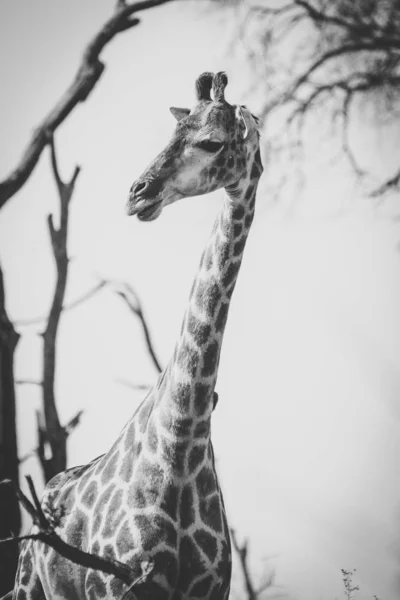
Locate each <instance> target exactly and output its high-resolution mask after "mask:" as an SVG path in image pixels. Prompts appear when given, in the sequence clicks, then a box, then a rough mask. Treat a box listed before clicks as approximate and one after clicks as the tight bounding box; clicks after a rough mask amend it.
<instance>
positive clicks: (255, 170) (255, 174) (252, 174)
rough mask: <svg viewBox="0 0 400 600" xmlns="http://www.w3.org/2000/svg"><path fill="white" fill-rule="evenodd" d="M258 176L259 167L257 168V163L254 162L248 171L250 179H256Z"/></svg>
mask: <svg viewBox="0 0 400 600" xmlns="http://www.w3.org/2000/svg"><path fill="white" fill-rule="evenodd" d="M259 176H260V169H259V168H258V165H257V163H256V162H254V163H253V166H252V167H251V172H250V179H257V177H259Z"/></svg>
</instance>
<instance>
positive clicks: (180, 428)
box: [160, 410, 193, 437]
mask: <svg viewBox="0 0 400 600" xmlns="http://www.w3.org/2000/svg"><path fill="white" fill-rule="evenodd" d="M160 423H161V425H162V427H164V429H166V430H167V431H169V432H171V433H173V434H174V435H175V436H176V437H187V436H189V435H190V432H191V429H192V424H193V420H192V419H191V418H190V417H175V416H173V415H172V414H171V413H170V412H168V411H167V410H165V411H164V412H163V413H162V414H161V419H160Z"/></svg>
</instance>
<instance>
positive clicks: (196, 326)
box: [187, 313, 211, 346]
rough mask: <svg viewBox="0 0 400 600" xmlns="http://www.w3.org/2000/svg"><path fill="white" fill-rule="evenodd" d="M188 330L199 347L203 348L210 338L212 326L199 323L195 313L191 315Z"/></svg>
mask: <svg viewBox="0 0 400 600" xmlns="http://www.w3.org/2000/svg"><path fill="white" fill-rule="evenodd" d="M187 328H188V332H189V333H190V335H191V336H192V338H193V339H194V341H195V343H196V344H197V345H198V346H203V345H204V344H205V343H206V341H207V340H208V338H209V336H210V332H211V327H210V325H209V324H208V323H202V322H201V321H199V319H197V317H195V315H194V314H193V313H189V318H188V324H187Z"/></svg>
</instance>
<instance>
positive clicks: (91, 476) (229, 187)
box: [13, 73, 262, 600]
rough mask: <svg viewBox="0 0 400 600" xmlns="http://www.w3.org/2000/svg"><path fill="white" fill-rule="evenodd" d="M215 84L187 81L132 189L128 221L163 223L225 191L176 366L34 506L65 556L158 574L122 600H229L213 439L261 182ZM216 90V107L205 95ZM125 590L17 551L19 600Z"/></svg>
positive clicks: (244, 119)
mask: <svg viewBox="0 0 400 600" xmlns="http://www.w3.org/2000/svg"><path fill="white" fill-rule="evenodd" d="M226 83H227V80H226V76H225V74H223V73H218V74H217V75H215V76H214V75H212V74H209V73H205V74H203V75H201V76H200V77H199V78H198V79H197V82H196V89H197V96H198V100H199V102H198V104H197V105H196V106H195V108H194V109H192V110H191V111H189V110H187V109H171V111H172V112H173V114H174V116H176V118H177V119H178V124H177V128H176V131H175V134H174V137H173V139H172V140H171V142H170V144H168V146H167V147H166V149H165V150H164V151H163V152H161V153H160V155H159V156H158V157H157V158H156V159H155V160H154V161H153V163H151V165H150V166H149V167H148V169H146V171H145V172H144V173H143V175H142V176H141V177H140V178H139V179H138V180H137V181H136V182H135V183H134V184H133V186H132V188H131V192H130V195H129V200H128V214H136V215H137V216H138V217H139V219H140V220H143V221H146V220H147V221H148V220H153V219H154V218H156V217H158V216H159V214H160V213H161V211H162V210H163V208H164V206H166V205H167V204H171V203H172V202H175V201H176V200H179V199H181V198H183V197H186V196H191V195H199V194H204V193H207V192H209V191H213V190H215V189H218V188H220V187H225V189H226V192H227V195H226V198H225V200H224V203H223V206H222V208H221V210H220V212H219V214H218V216H217V218H216V221H215V224H214V228H213V231H212V234H211V237H210V240H209V242H208V244H207V245H206V248H205V250H204V252H203V255H202V258H201V262H200V268H199V270H198V272H197V274H196V277H195V280H194V283H193V287H192V291H191V294H190V299H189V303H188V307H187V310H186V313H185V317H184V320H183V325H182V330H181V335H180V337H179V339H178V341H177V343H176V346H175V349H174V353H173V356H172V357H171V359H170V361H169V363H168V365H167V367H166V368H165V370H164V371H163V373H162V374H161V375H160V377H159V379H158V382H157V384H156V385H155V386H154V388H153V389H152V390H151V391H150V392H149V394H148V396H147V397H146V398H145V400H144V401H143V402H142V404H141V405H140V407H139V408H138V410H137V411H136V412H135V414H134V415H133V416H132V417H131V419H130V420H129V421H128V423H127V424H126V426H125V427H124V429H123V431H122V432H121V434H120V436H119V437H118V439H117V440H116V441H115V443H114V445H113V446H112V448H111V449H110V451H109V452H108V453H107V454H105V455H104V456H101V457H99V458H98V459H95V460H94V461H93V462H92V463H90V464H89V465H85V466H82V467H75V468H73V469H69V470H67V471H66V472H64V473H62V474H60V475H58V476H57V477H55V478H54V479H53V480H52V481H51V482H50V483H49V484H48V486H47V488H46V490H45V494H44V497H43V501H42V505H43V509H44V511H45V512H47V514H49V515H54V512H55V511H56V512H57V509H59V508H60V507H62V511H63V515H62V516H61V518H60V521H59V523H58V528H57V532H58V533H59V534H60V536H61V537H62V538H63V539H64V540H65V541H66V542H68V543H70V544H71V545H73V546H76V547H79V548H81V549H82V550H85V551H87V552H91V553H93V554H98V555H101V556H103V557H105V558H107V557H109V558H114V559H117V560H119V561H121V562H123V563H125V564H129V565H132V567H134V568H135V569H137V566H138V565H140V564H145V563H146V561H149V562H150V563H152V564H153V570H152V572H151V573H150V575H149V576H148V577H147V579H146V580H145V581H143V582H142V583H141V584H139V585H137V586H135V588H134V590H133V592H134V596H133V595H132V594H131V593H128V594H127V596H126V597H127V598H134V597H136V598H137V599H138V600H191V599H193V600H194V599H197V600H198V599H204V600H225V599H227V597H228V595H229V585H230V576H231V548H230V540H229V530H228V525H227V520H226V515H225V509H224V503H223V498H222V494H221V491H220V488H219V484H218V479H217V474H216V471H215V465H214V456H213V448H212V443H211V436H210V428H211V414H212V411H213V408H214V403H215V398H216V395H215V391H214V390H215V384H216V380H217V371H218V363H219V356H220V350H221V344H222V338H223V333H224V328H225V324H226V320H227V315H228V310H229V303H230V299H231V296H232V293H233V289H234V287H235V283H236V279H237V275H238V272H239V268H240V264H241V259H242V255H243V250H244V246H245V243H246V239H247V235H248V232H249V229H250V226H251V223H252V220H253V215H254V206H255V194H256V188H257V183H258V179H259V177H260V175H261V172H262V166H261V160H260V153H259V142H258V134H257V131H256V122H255V120H254V118H253V117H252V116H251V114H250V113H249V112H248V111H247V109H245V108H244V107H238V106H232V105H230V104H228V103H227V102H226V101H225V98H224V88H225V86H226ZM211 86H212V87H213V92H214V100H211V97H210V89H211ZM126 590H127V586H126V584H124V583H123V582H121V581H120V580H118V579H117V578H115V577H113V576H110V575H105V574H103V573H101V572H99V571H94V570H88V569H85V568H83V567H80V566H77V565H75V564H73V563H71V562H70V561H68V560H66V559H65V558H63V557H62V556H61V555H60V554H58V553H57V552H55V551H54V550H53V549H51V548H49V547H46V546H44V545H43V544H41V543H38V542H31V541H29V542H26V543H25V545H24V547H23V548H22V551H21V556H20V564H19V571H18V573H17V579H16V585H15V589H14V596H13V598H14V600H43V599H44V598H46V599H47V600H50V599H56V598H66V599H68V600H72V599H76V600H83V599H84V598H89V599H90V598H93V599H94V598H110V599H117V598H118V599H119V598H122V596H123V595H124V593H125V591H126Z"/></svg>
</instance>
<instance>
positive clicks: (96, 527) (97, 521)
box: [91, 513, 103, 537]
mask: <svg viewBox="0 0 400 600" xmlns="http://www.w3.org/2000/svg"><path fill="white" fill-rule="evenodd" d="M102 519H103V517H102V515H101V514H99V513H97V514H96V516H95V517H94V520H93V525H92V531H91V535H92V537H93V536H95V535H96V534H97V532H98V531H99V529H100V525H101V521H102Z"/></svg>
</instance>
